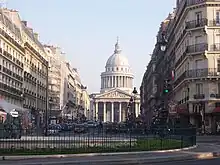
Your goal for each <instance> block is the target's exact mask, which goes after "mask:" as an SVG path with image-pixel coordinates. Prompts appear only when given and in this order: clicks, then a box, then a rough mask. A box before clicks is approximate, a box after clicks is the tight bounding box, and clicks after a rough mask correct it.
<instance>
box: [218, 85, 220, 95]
mask: <svg viewBox="0 0 220 165" xmlns="http://www.w3.org/2000/svg"><path fill="white" fill-rule="evenodd" d="M218 94H220V83H218Z"/></svg>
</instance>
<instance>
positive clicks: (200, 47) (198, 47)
mask: <svg viewBox="0 0 220 165" xmlns="http://www.w3.org/2000/svg"><path fill="white" fill-rule="evenodd" d="M206 50H208V44H207V43H200V44H195V45H189V46H187V49H186V53H198V52H204V51H206Z"/></svg>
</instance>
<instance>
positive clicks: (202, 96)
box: [193, 94, 205, 99]
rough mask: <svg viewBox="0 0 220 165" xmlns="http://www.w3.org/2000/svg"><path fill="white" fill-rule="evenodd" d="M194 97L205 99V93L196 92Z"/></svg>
mask: <svg viewBox="0 0 220 165" xmlns="http://www.w3.org/2000/svg"><path fill="white" fill-rule="evenodd" d="M193 98H194V99H204V98H205V94H195V95H194V96H193Z"/></svg>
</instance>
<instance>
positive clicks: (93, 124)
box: [85, 121, 98, 128]
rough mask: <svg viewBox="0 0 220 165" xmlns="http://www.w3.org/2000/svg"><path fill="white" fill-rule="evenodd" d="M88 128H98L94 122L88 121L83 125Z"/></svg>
mask: <svg viewBox="0 0 220 165" xmlns="http://www.w3.org/2000/svg"><path fill="white" fill-rule="evenodd" d="M85 124H86V125H87V126H88V127H90V128H91V127H97V126H98V123H97V122H95V121H88V122H86V123H85Z"/></svg>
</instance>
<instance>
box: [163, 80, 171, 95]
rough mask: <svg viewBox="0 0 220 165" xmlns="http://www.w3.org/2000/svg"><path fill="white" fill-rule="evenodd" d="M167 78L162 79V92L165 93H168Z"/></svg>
mask: <svg viewBox="0 0 220 165" xmlns="http://www.w3.org/2000/svg"><path fill="white" fill-rule="evenodd" d="M169 89H170V88H169V80H164V88H163V93H164V94H167V93H169Z"/></svg>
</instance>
